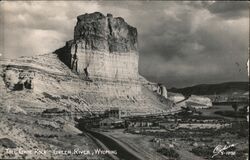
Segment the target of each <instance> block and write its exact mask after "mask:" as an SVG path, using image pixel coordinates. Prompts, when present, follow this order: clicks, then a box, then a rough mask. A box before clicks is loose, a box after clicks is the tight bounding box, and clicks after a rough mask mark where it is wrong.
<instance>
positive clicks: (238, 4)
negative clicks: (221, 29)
mask: <svg viewBox="0 0 250 160" xmlns="http://www.w3.org/2000/svg"><path fill="white" fill-rule="evenodd" d="M208 9H209V11H210V12H211V13H214V14H217V15H218V16H221V17H223V18H229V19H235V18H242V17H248V16H249V2H247V1H218V2H215V3H213V4H212V5H211V6H210V7H209V8H208Z"/></svg>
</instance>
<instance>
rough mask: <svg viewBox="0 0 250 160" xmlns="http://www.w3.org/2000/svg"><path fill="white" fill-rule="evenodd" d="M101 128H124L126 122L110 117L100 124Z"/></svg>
mask: <svg viewBox="0 0 250 160" xmlns="http://www.w3.org/2000/svg"><path fill="white" fill-rule="evenodd" d="M99 125H100V127H101V128H123V127H124V120H122V119H118V118H115V117H108V118H105V119H103V120H101V121H100V122H99Z"/></svg>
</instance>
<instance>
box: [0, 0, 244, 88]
mask: <svg viewBox="0 0 250 160" xmlns="http://www.w3.org/2000/svg"><path fill="white" fill-rule="evenodd" d="M248 5H249V4H248V2H211V1H205V2H194V1H191V2H187V1H185V2H180V1H179V2H172V1H165V2H164V1H155V2H152V1H147V2H143V1H123V2H118V1H70V2H69V1H67V2H66V1H57V2H53V1H35V2H22V1H14V2H6V1H4V2H2V1H1V2H0V55H2V56H1V57H2V58H3V57H4V58H16V57H19V56H31V55H35V54H42V53H48V52H51V51H54V50H55V49H57V48H59V47H62V46H63V45H64V44H65V41H67V40H70V39H72V38H73V28H74V26H75V23H76V16H78V15H80V14H84V13H91V12H96V11H99V12H102V13H103V14H107V13H112V14H113V16H115V17H116V16H120V17H123V18H124V19H125V20H126V21H127V22H128V23H129V24H130V25H132V26H134V27H136V28H137V30H138V34H139V37H138V38H139V48H140V50H139V52H140V61H139V70H140V74H142V75H144V76H145V77H147V78H148V79H149V80H152V81H156V82H161V83H164V84H166V86H167V88H169V87H173V86H175V87H184V86H190V85H195V84H202V83H218V82H225V81H247V80H248V78H247V69H246V61H247V58H248V56H249V54H248V45H249V9H248Z"/></svg>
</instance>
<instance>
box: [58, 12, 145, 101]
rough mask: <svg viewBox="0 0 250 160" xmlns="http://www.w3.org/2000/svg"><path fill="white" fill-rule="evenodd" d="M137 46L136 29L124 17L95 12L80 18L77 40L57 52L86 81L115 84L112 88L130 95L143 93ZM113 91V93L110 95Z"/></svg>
mask: <svg viewBox="0 0 250 160" xmlns="http://www.w3.org/2000/svg"><path fill="white" fill-rule="evenodd" d="M137 45H138V42H137V30H136V28H134V27H132V26H130V25H128V24H127V23H126V22H125V21H124V19H123V18H121V17H117V18H113V16H112V15H111V14H107V16H104V15H103V14H101V13H99V12H95V13H92V14H84V15H80V16H78V17H77V24H76V26H75V29H74V40H71V41H68V42H67V43H66V45H65V47H63V48H61V49H59V50H57V51H56V53H58V55H59V58H60V59H61V60H62V61H63V62H64V63H65V64H66V65H67V66H69V67H70V68H71V69H72V70H73V71H75V72H77V73H78V74H80V75H81V76H82V77H84V78H85V79H87V80H94V81H95V80H99V81H108V82H112V84H111V86H109V87H111V88H113V90H116V89H117V90H116V92H118V94H119V95H124V96H127V95H137V94H139V93H140V91H141V88H140V85H138V80H139V74H138V60H139V54H138V51H137V48H138V47H137ZM121 83H122V84H123V85H120V84H121ZM109 84H110V83H106V84H105V85H109ZM116 84H118V85H116ZM127 84H129V86H128V85H127ZM109 92H112V90H108V91H107V94H109Z"/></svg>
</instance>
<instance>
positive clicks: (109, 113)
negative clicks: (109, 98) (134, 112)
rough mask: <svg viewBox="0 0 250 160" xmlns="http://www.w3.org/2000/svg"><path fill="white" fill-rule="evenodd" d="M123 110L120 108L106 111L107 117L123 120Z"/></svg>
mask: <svg viewBox="0 0 250 160" xmlns="http://www.w3.org/2000/svg"><path fill="white" fill-rule="evenodd" d="M121 114H122V112H121V110H120V109H119V108H118V107H112V108H110V109H109V110H106V111H105V117H114V118H118V119H120V118H121Z"/></svg>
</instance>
